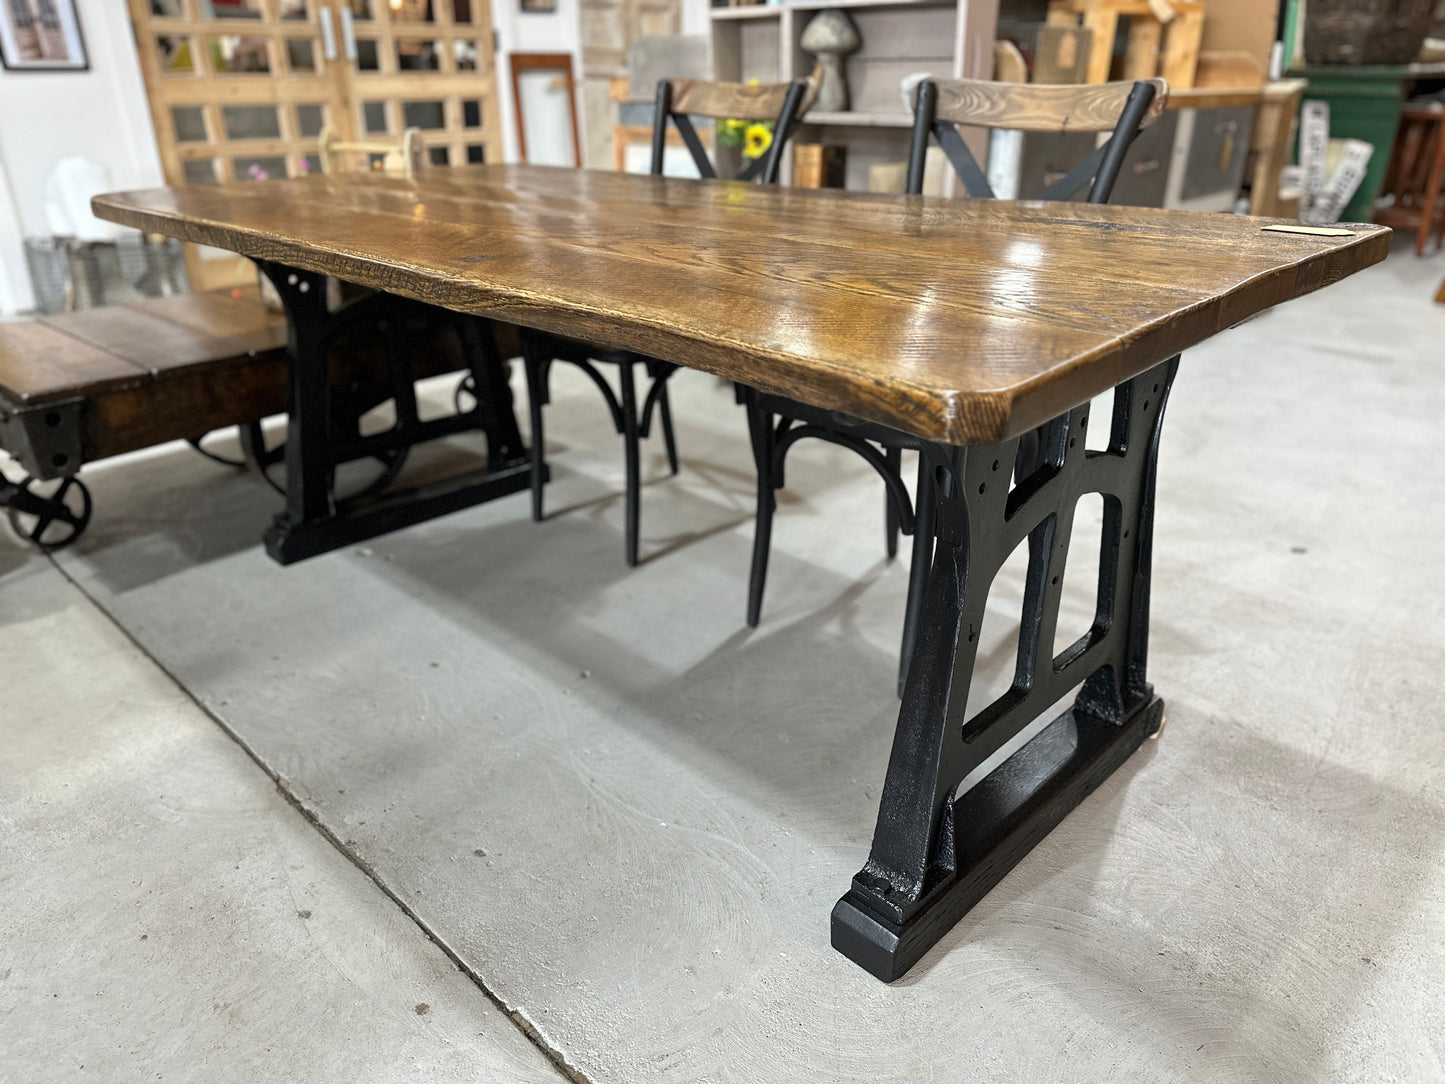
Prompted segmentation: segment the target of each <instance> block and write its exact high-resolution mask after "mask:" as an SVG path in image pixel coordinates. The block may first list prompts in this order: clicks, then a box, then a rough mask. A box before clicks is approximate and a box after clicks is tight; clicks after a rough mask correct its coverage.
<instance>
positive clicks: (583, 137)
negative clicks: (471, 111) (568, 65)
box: [492, 0, 587, 162]
mask: <svg viewBox="0 0 1445 1084" xmlns="http://www.w3.org/2000/svg"><path fill="white" fill-rule="evenodd" d="M520 8H521V4H520V2H519V0H492V28H493V29H494V30H496V31H497V36H498V41H499V44H498V49H497V105H498V107H499V108H500V109H501V112H502V143H503V147H504V148H505V154H506V160H507V161H508V162H516V161H518V160H519V159H520V158H521V153H520V151H519V150H518V143H517V108H516V106H515V105H514V104H513V102H512V66H511V64H510V63H509V62H508V60H507V57H508V55H509V54H511V53H571V54H572V77H573V79H575V80H576V83H577V90H578V96H577V98H576V104H577V126H578V136H579V138H580V141H581V142H582V144H583V145H585V144H586V142H587V134H586V132H585V131H584V130H583V128H582V125H583V118H582V101H581V97H580V92H581V86H582V29H581V24H580V22H579V15H578V8H577V0H557V10H556V11H554V12H552V13H550V14H546V15H541V14H528V13H526V12H523V11H521V10H520Z"/></svg>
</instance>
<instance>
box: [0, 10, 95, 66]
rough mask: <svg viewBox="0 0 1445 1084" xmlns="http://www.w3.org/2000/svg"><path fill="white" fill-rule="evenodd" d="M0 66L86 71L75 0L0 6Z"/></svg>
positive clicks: (87, 64) (87, 60)
mask: <svg viewBox="0 0 1445 1084" xmlns="http://www.w3.org/2000/svg"><path fill="white" fill-rule="evenodd" d="M0 65H3V66H4V67H5V69H6V70H7V71H17V72H24V71H40V72H56V71H88V70H89V68H90V58H89V56H87V55H86V51H85V39H84V37H83V36H82V35H81V32H80V17H79V16H78V15H77V14H76V11H75V0H5V2H4V3H0Z"/></svg>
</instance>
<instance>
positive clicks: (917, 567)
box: [898, 452, 935, 697]
mask: <svg viewBox="0 0 1445 1084" xmlns="http://www.w3.org/2000/svg"><path fill="white" fill-rule="evenodd" d="M934 499H935V498H934V493H933V478H932V476H931V475H930V473H929V470H928V457H927V456H925V455H924V454H923V453H922V452H920V453H919V455H918V495H917V496H916V497H915V498H914V501H913V565H912V567H911V568H909V570H908V604H907V606H906V607H905V609H904V611H903V644H902V646H901V647H900V649H899V652H898V695H899V696H900V697H901V696H902V695H903V687H904V685H906V684H907V682H908V665H909V663H910V662H912V661H913V645H914V643H915V642H916V641H917V639H918V617H919V614H921V613H922V611H923V591H924V588H926V587H927V586H928V573H929V570H930V569H931V568H932V566H933V517H934Z"/></svg>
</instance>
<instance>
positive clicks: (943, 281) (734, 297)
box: [93, 166, 1389, 444]
mask: <svg viewBox="0 0 1445 1084" xmlns="http://www.w3.org/2000/svg"><path fill="white" fill-rule="evenodd" d="M93 207H94V210H95V213H96V214H97V215H99V216H100V217H102V218H105V219H109V220H112V221H116V222H121V223H124V224H125V225H129V226H134V227H136V228H139V229H144V230H148V231H152V232H156V233H163V234H167V235H170V236H175V237H180V238H183V239H185V240H190V241H199V242H202V243H205V244H209V245H215V246H218V247H220V248H226V249H230V250H232V251H235V252H240V253H242V254H244V255H247V256H251V257H259V258H264V259H269V260H276V261H279V262H282V263H286V264H290V265H292V266H296V267H300V268H305V269H308V270H313V271H319V272H324V273H327V274H332V275H336V276H337V277H339V278H342V279H346V280H349V281H352V282H358V283H361V284H364V285H367V286H372V287H375V288H377V289H382V290H388V291H392V292H394V293H398V294H402V295H405V296H407V297H412V298H416V299H418V300H421V301H425V302H429V303H432V304H437V305H442V306H445V307H448V308H452V309H457V310H461V311H467V312H478V313H484V314H487V315H490V316H495V317H497V318H499V319H502V320H506V321H510V322H513V323H517V324H521V325H523V326H527V327H535V328H539V329H542V330H544V331H551V332H555V333H558V334H563V335H568V336H572V337H574V338H581V339H586V340H589V341H592V342H596V343H599V344H602V345H607V346H614V347H624V348H627V349H631V350H636V351H639V352H641V353H646V354H649V355H651V356H654V357H659V358H663V359H665V360H668V361H674V362H677V363H678V364H680V365H685V366H688V367H691V368H696V369H703V370H706V371H709V372H714V373H717V374H719V375H721V376H725V377H728V378H730V379H734V380H738V381H742V382H744V383H747V384H751V385H754V386H756V387H759V388H762V389H763V390H765V391H770V392H774V393H777V394H781V395H788V396H791V397H793V398H796V399H801V400H803V401H805V402H811V403H815V404H817V405H820V406H824V407H828V408H830V409H835V410H842V411H846V412H848V413H850V414H853V415H856V416H858V417H861V418H865V419H867V420H870V421H876V422H881V423H883V424H886V425H891V426H894V427H896V428H900V429H903V430H905V431H907V432H911V433H914V434H916V435H917V436H920V437H923V438H925V439H929V440H935V441H940V442H943V443H950V444H970V443H991V442H996V441H999V440H1002V439H1004V438H1006V437H1009V436H1012V435H1015V434H1018V433H1021V432H1024V431H1026V430H1028V429H1030V428H1032V427H1034V426H1036V425H1038V424H1040V423H1042V422H1044V421H1046V420H1048V419H1049V418H1051V417H1054V416H1055V415H1057V414H1059V413H1060V412H1062V411H1063V410H1066V409H1068V408H1069V407H1071V406H1074V405H1076V404H1078V403H1081V402H1084V401H1085V400H1087V399H1089V398H1091V397H1093V396H1094V395H1097V394H1099V393H1101V392H1103V391H1105V390H1107V389H1108V388H1110V387H1112V386H1113V385H1115V384H1117V383H1118V382H1120V381H1121V380H1125V379H1127V378H1128V377H1130V376H1133V375H1134V374H1136V373H1138V372H1141V371H1142V370H1144V369H1146V368H1148V367H1149V366H1151V365H1153V364H1155V363H1157V362H1158V361H1160V360H1162V359H1164V358H1167V357H1169V356H1171V355H1173V354H1175V353H1178V352H1179V351H1181V350H1184V349H1187V348H1188V347H1190V346H1193V345H1194V344H1196V343H1198V342H1200V341H1202V340H1204V339H1206V338H1208V337H1209V336H1211V335H1213V334H1215V333H1216V332H1218V331H1220V330H1222V329H1224V328H1227V327H1230V326H1232V325H1233V324H1236V323H1238V322H1239V321H1241V320H1243V319H1244V318H1246V317H1248V316H1251V315H1253V314H1254V313H1256V312H1259V311H1260V310H1262V309H1264V308H1267V307H1268V306H1271V305H1276V304H1279V303H1281V302H1284V301H1288V300H1290V299H1291V298H1294V297H1297V296H1299V295H1301V294H1305V293H1308V292H1310V291H1312V290H1315V289H1318V288H1319V287H1321V286H1325V285H1328V284H1329V283H1332V282H1335V281H1337V280H1339V279H1341V278H1344V277H1345V276H1347V275H1350V274H1353V273H1355V272H1356V271H1359V270H1361V269H1362V268H1364V267H1366V266H1369V265H1370V264H1373V263H1377V262H1379V261H1380V260H1382V259H1384V258H1385V255H1386V253H1387V251H1388V246H1389V231H1388V230H1386V229H1384V228H1381V227H1377V226H1366V225H1360V226H1354V227H1352V229H1353V230H1354V233H1353V234H1352V236H1349V237H1341V238H1322V237H1305V236H1298V235H1288V234H1279V233H1266V232H1263V231H1262V228H1261V227H1263V226H1264V225H1266V224H1267V221H1268V220H1264V219H1249V218H1240V217H1235V216H1231V215H1210V214H1199V213H1190V212H1180V211H1159V210H1147V209H1139V208H1123V207H1108V206H1104V207H1095V206H1088V205H1082V204H1072V203H1027V202H1017V203H1016V202H1007V201H999V200H977V201H975V200H944V199H937V198H932V197H926V196H891V195H877V194H869V193H856V192H842V191H837V190H833V189H787V188H769V187H763V186H757V185H747V184H741V183H732V182H721V183H720V182H703V181H693V180H682V179H677V178H668V177H650V176H631V175H625V174H616V173H597V172H589V171H581V170H566V169H549V168H546V167H536V166H478V167H469V168H465V169H451V170H438V171H432V172H431V173H430V174H429V175H428V176H427V177H426V178H425V179H423V180H421V181H416V182H408V181H405V180H403V179H400V178H391V177H385V176H379V175H356V176H317V177H310V178H305V179H298V180H286V181H263V182H254V183H249V184H242V185H234V186H222V187H196V188H189V189H174V190H172V189H153V190H150V191H141V192H130V193H117V194H113V195H108V196H98V197H96V199H95V200H94V201H93Z"/></svg>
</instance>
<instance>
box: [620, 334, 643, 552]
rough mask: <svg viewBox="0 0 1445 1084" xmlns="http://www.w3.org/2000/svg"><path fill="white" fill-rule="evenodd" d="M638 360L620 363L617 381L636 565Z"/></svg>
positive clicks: (638, 521)
mask: <svg viewBox="0 0 1445 1084" xmlns="http://www.w3.org/2000/svg"><path fill="white" fill-rule="evenodd" d="M634 364H635V362H632V361H622V362H619V363H618V366H617V376H618V381H619V383H620V384H621V385H622V450H623V459H624V464H625V469H626V472H627V479H626V482H627V487H626V488H627V500H626V510H625V515H626V517H627V524H626V531H627V564H628V567H630V568H636V567H637V535H638V531H639V528H640V527H641V520H642V462H641V461H642V450H641V443H642V438H641V436H640V435H639V432H638V427H639V425H640V419H639V418H638V415H637V381H636V379H635V378H634V374H633V371H632V369H633V366H634Z"/></svg>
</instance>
